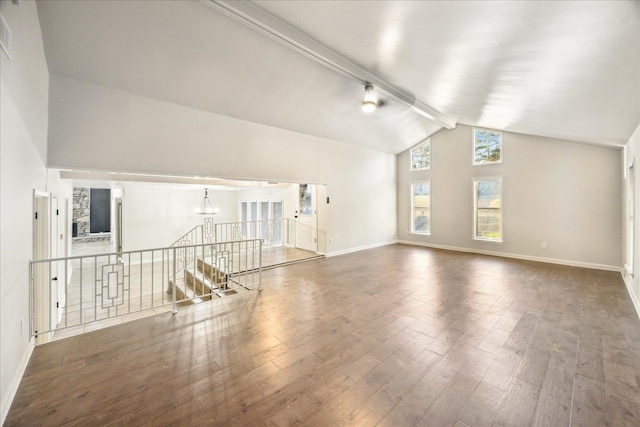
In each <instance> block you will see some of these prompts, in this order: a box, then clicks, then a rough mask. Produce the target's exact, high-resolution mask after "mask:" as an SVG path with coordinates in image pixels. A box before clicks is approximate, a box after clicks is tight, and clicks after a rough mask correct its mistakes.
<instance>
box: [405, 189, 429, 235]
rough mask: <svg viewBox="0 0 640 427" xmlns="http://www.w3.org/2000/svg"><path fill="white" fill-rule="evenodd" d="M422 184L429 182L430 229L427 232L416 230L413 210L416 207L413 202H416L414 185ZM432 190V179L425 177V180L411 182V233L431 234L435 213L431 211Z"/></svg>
mask: <svg viewBox="0 0 640 427" xmlns="http://www.w3.org/2000/svg"><path fill="white" fill-rule="evenodd" d="M422 184H428V185H429V229H428V231H427V232H422V231H415V222H414V219H413V211H414V209H415V207H414V204H413V202H414V199H413V196H414V193H413V187H414V186H415V185H422ZM431 190H432V188H431V180H430V179H423V180H419V181H411V182H410V183H409V205H410V208H409V222H410V223H411V227H410V228H409V234H414V235H416V236H431V231H432V218H433V215H432V212H431V210H432V207H431V201H432V199H431V196H432V193H431Z"/></svg>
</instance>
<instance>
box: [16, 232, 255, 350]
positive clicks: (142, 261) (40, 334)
mask: <svg viewBox="0 0 640 427" xmlns="http://www.w3.org/2000/svg"><path fill="white" fill-rule="evenodd" d="M29 271H30V309H31V322H30V323H31V334H32V335H33V336H35V337H36V338H37V340H36V342H37V343H42V342H46V341H48V340H49V338H50V336H51V335H50V334H51V333H52V332H53V331H55V330H60V329H66V328H71V327H76V326H81V325H85V324H89V323H93V322H97V321H103V320H107V319H111V318H115V317H119V316H125V315H128V314H132V313H137V312H141V311H144V310H153V309H158V308H168V306H169V305H170V306H171V309H172V310H173V311H174V312H176V311H177V307H178V306H179V305H180V304H184V303H188V302H192V301H198V300H203V299H211V298H212V297H213V296H222V295H225V294H229V293H237V292H242V291H247V290H252V289H258V290H260V289H261V288H262V240H261V239H248V240H239V241H228V242H219V243H215V242H212V243H201V244H191V245H183V246H171V247H167V248H158V249H147V250H139V251H127V252H117V253H109V254H99V255H88V256H73V257H66V258H55V259H46V260H36V261H31V262H30V263H29ZM58 276H60V277H64V278H67V279H66V280H61V281H58Z"/></svg>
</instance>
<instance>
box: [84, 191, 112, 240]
mask: <svg viewBox="0 0 640 427" xmlns="http://www.w3.org/2000/svg"><path fill="white" fill-rule="evenodd" d="M90 194H91V199H90V202H89V231H90V233H109V232H111V190H109V189H103V188H92V189H91V193H90Z"/></svg>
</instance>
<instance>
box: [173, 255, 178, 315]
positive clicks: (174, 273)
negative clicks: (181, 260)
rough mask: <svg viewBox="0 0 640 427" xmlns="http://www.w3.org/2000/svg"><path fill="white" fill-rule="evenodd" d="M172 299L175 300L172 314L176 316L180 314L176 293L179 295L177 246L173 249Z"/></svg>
mask: <svg viewBox="0 0 640 427" xmlns="http://www.w3.org/2000/svg"><path fill="white" fill-rule="evenodd" d="M172 286H173V289H172V292H171V293H172V294H173V296H172V298H173V309H172V310H171V312H172V313H173V314H176V313H177V312H178V305H177V303H176V293H177V287H176V248H175V246H174V247H173V281H172Z"/></svg>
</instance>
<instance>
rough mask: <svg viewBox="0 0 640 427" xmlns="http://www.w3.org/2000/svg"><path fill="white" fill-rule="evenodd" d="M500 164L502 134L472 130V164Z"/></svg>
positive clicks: (486, 130) (493, 131) (494, 131)
mask: <svg viewBox="0 0 640 427" xmlns="http://www.w3.org/2000/svg"><path fill="white" fill-rule="evenodd" d="M500 162H502V132H500V131H497V130H488V129H475V128H474V129H473V164H474V165H487V164H491V163H500Z"/></svg>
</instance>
